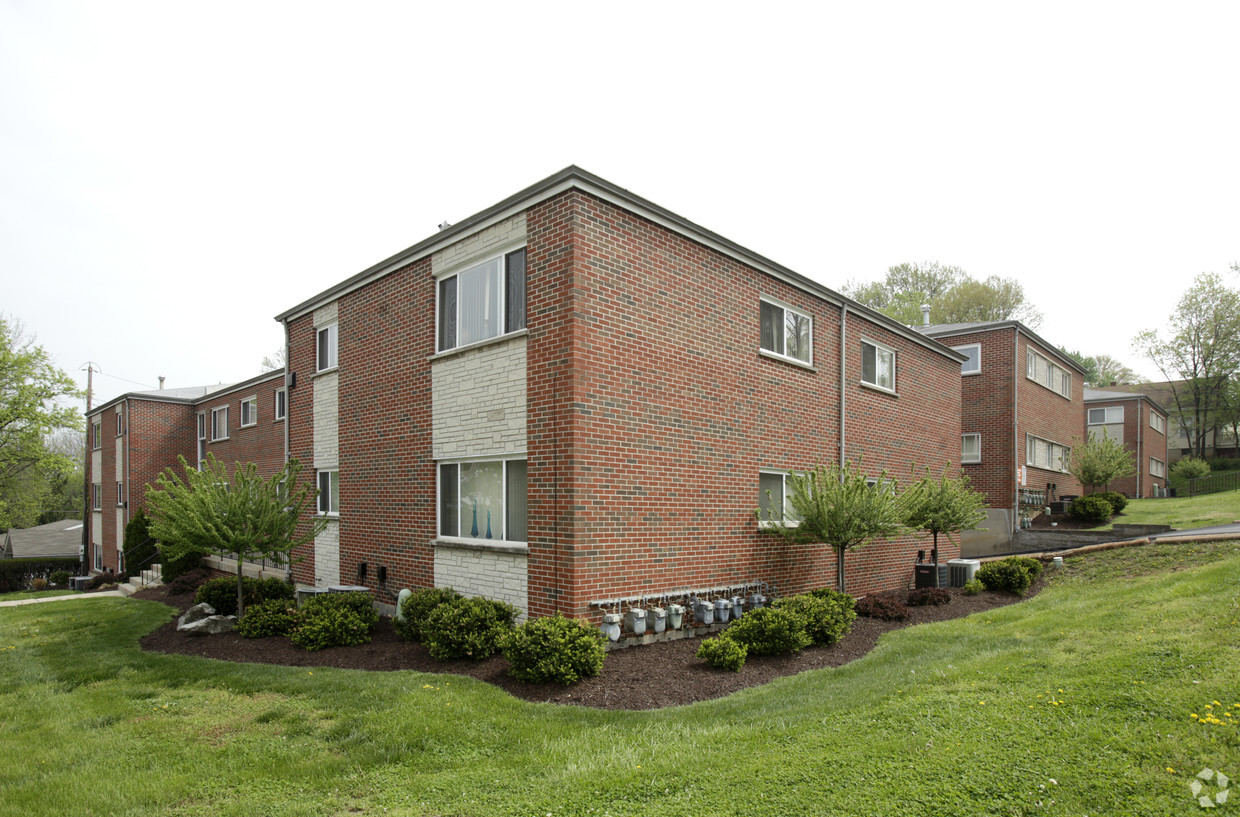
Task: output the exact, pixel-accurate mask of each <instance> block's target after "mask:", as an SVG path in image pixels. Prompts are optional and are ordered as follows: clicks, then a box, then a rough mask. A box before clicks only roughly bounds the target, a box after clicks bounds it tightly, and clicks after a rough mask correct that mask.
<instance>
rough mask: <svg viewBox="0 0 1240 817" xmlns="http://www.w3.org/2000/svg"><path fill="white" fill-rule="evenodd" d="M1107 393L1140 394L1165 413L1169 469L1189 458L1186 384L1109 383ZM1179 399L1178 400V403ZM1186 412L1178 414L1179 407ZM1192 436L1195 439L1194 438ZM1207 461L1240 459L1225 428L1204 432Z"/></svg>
mask: <svg viewBox="0 0 1240 817" xmlns="http://www.w3.org/2000/svg"><path fill="white" fill-rule="evenodd" d="M1107 390H1108V391H1114V392H1129V393H1132V394H1143V395H1145V396H1146V397H1147V398H1149V400H1150V402H1151V403H1154V404H1156V405H1158V406H1160V407H1161V408H1162V410H1164V411H1166V412H1167V457H1166V462H1167V465H1168V467H1170V466H1172V465H1174V464H1175V463H1177V462H1179V461H1180V460H1181V459H1182V458H1184V457H1187V456H1190V455H1191V454H1192V447H1191V443H1190V442H1189V433H1190V429H1192V428H1194V427H1195V425H1196V420H1195V418H1194V416H1193V402H1192V389H1191V388H1190V384H1189V382H1188V381H1185V380H1170V381H1162V382H1156V383H1137V384H1135V385H1132V384H1127V383H1120V384H1116V383H1112V384H1111V385H1109V386H1107ZM1177 395H1178V398H1179V399H1178V400H1177ZM1181 405H1183V407H1184V409H1185V411H1184V412H1183V413H1181V412H1180V411H1179V407H1180V406H1181ZM1194 436H1195V435H1194ZM1203 442H1204V444H1205V452H1204V453H1205V456H1206V457H1240V442H1238V441H1237V440H1236V439H1235V436H1234V435H1233V434H1232V431H1231V429H1230V428H1228V427H1227V426H1219V427H1216V428H1208V429H1206V433H1205V438H1204V440H1203Z"/></svg>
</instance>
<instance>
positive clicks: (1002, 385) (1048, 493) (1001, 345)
mask: <svg viewBox="0 0 1240 817" xmlns="http://www.w3.org/2000/svg"><path fill="white" fill-rule="evenodd" d="M918 329H919V331H921V332H922V333H923V334H925V335H927V336H928V337H932V338H935V339H937V340H940V341H942V342H943V343H944V344H946V345H948V346H950V347H952V348H953V349H955V350H956V351H958V352H960V353H961V354H962V355H965V356H966V358H967V359H966V360H965V362H964V363H963V364H961V368H960V379H961V381H962V392H961V421H960V427H961V462H962V463H963V470H964V472H965V474H967V475H968V477H969V479H970V480H971V481H972V483H973V486H974V487H975V488H977V489H978V490H979V491H982V492H983V493H985V494H986V499H987V504H988V505H989V510H988V512H987V521H986V522H985V523H984V524H985V526H986V530H978V531H965V532H964V533H962V534H961V549H962V551H963V552H964V554H965V555H966V556H976V555H983V554H985V553H989V552H992V551H994V550H995V549H996V548H1001V547H1002V546H1004V545H1006V544H1007V542H1008V541H1009V540H1010V538H1011V534H1012V532H1013V531H1015V530H1016V529H1017V528H1018V526H1019V525H1020V520H1021V516H1022V514H1023V515H1025V516H1036V515H1037V514H1038V513H1039V512H1040V511H1041V509H1042V508H1043V507H1045V505H1046V502H1047V501H1048V500H1050V499H1053V498H1055V497H1057V496H1062V495H1064V494H1067V495H1079V494H1080V493H1081V485H1080V483H1078V482H1077V481H1076V479H1075V478H1073V477H1072V475H1071V474H1069V473H1068V472H1067V470H1066V468H1067V463H1068V462H1069V461H1070V457H1071V452H1072V445H1073V441H1074V440H1078V439H1084V438H1085V410H1084V394H1083V391H1084V387H1083V385H1082V383H1083V375H1084V374H1085V372H1084V370H1083V369H1082V368H1081V367H1080V365H1079V364H1077V363H1076V362H1075V361H1073V360H1072V359H1071V358H1069V357H1067V356H1065V355H1063V354H1062V353H1060V352H1059V351H1058V350H1057V349H1056V348H1055V346H1054V345H1052V344H1051V343H1049V342H1047V341H1046V340H1044V339H1042V338H1041V337H1039V336H1038V335H1037V334H1035V333H1034V332H1032V331H1031V330H1030V329H1029V328H1028V327H1026V326H1024V325H1023V324H1021V323H1020V322H1019V321H1012V320H1008V321H983V322H977V323H960V324H940V325H933V326H921V327H918Z"/></svg>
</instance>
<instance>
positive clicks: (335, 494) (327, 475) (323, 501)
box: [319, 470, 340, 516]
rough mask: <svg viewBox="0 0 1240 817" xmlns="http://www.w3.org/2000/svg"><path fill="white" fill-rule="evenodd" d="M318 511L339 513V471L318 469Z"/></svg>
mask: <svg viewBox="0 0 1240 817" xmlns="http://www.w3.org/2000/svg"><path fill="white" fill-rule="evenodd" d="M319 513H321V514H325V515H327V516H338V515H339V514H340V472H339V471H337V470H330V471H319Z"/></svg>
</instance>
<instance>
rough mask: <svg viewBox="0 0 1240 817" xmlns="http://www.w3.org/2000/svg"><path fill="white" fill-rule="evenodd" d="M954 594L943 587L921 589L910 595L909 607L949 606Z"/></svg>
mask: <svg viewBox="0 0 1240 817" xmlns="http://www.w3.org/2000/svg"><path fill="white" fill-rule="evenodd" d="M951 600H952V594H951V593H948V592H947V591H946V590H944V589H943V588H941V587H919V588H918V589H916V590H913V591H911V592H910V593H909V594H908V606H909V607H927V606H930V605H936V606H937V605H939V604H949V603H950V602H951Z"/></svg>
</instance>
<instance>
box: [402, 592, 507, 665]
mask: <svg viewBox="0 0 1240 817" xmlns="http://www.w3.org/2000/svg"><path fill="white" fill-rule="evenodd" d="M516 617H517V608H515V607H513V606H512V605H511V604H505V603H504V602H502V601H494V600H492V599H484V598H482V597H481V596H475V597H473V598H472V599H466V598H460V599H455V600H453V601H449V602H445V603H443V604H440V605H439V606H437V607H435V608H434V609H433V610H431V611H430V612H429V613H427V615H426V619H425V620H424V621H423V622H422V643H423V644H425V645H426V651H427V652H429V653H430V654H431V655H432V656H434V657H435V658H440V659H451V658H471V659H473V660H474V661H481V660H483V659H484V658H488V657H490V656H491V655H493V654H494V653H495V651H496V650H497V649H498V648H499V641H500V639H501V638H502V637H503V636H504V635H505V634H506V633H507V632H508V631H509V630H511V629H512V623H513V620H514V619H515V618H516Z"/></svg>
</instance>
